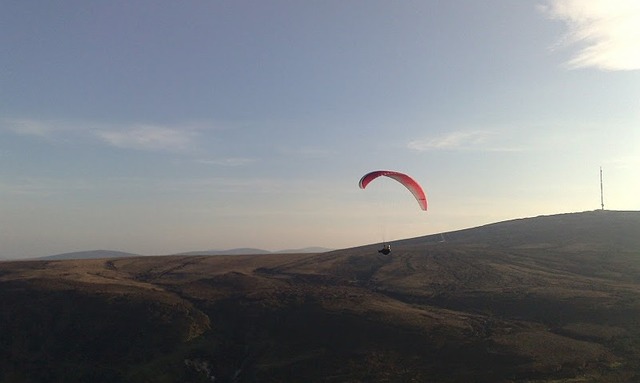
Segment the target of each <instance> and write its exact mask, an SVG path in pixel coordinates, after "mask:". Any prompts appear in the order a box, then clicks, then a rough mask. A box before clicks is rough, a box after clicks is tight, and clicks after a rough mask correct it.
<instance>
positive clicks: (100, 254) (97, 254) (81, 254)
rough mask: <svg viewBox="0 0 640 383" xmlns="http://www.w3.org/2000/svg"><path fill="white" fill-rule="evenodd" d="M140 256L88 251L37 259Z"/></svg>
mask: <svg viewBox="0 0 640 383" xmlns="http://www.w3.org/2000/svg"><path fill="white" fill-rule="evenodd" d="M140 256H141V255H140V254H133V253H125V252H123V251H112V250H90V251H76V252H72V253H63V254H56V255H49V256H47V257H41V258H38V259H44V260H60V259H99V258H125V257H140Z"/></svg>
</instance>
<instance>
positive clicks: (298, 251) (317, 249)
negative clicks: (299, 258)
mask: <svg viewBox="0 0 640 383" xmlns="http://www.w3.org/2000/svg"><path fill="white" fill-rule="evenodd" d="M332 250H333V249H328V248H326V247H317V246H314V247H305V248H302V249H286V250H278V251H274V252H273V253H275V254H303V253H326V252H327V251H332Z"/></svg>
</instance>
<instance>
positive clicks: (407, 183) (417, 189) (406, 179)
mask: <svg viewBox="0 0 640 383" xmlns="http://www.w3.org/2000/svg"><path fill="white" fill-rule="evenodd" d="M382 176H385V177H389V178H392V179H394V180H396V181H398V182H400V183H401V184H402V185H403V186H404V187H406V188H407V189H408V190H409V191H410V192H411V194H413V196H414V197H415V199H416V201H418V205H420V209H422V210H424V211H427V196H426V194H425V192H424V190H423V189H422V186H420V184H419V183H418V182H416V180H414V179H413V178H411V177H410V176H408V175H406V174H404V173H400V172H395V171H391V170H376V171H373V172H370V173H367V174H365V175H364V176H363V177H362V178H360V182H359V183H358V185H359V186H360V189H365V188H366V187H367V185H369V183H370V182H371V181H373V180H375V179H376V178H378V177H382ZM378 252H379V253H381V254H384V255H389V254H390V253H391V245H390V244H388V243H384V244H383V247H382V249H380V250H378Z"/></svg>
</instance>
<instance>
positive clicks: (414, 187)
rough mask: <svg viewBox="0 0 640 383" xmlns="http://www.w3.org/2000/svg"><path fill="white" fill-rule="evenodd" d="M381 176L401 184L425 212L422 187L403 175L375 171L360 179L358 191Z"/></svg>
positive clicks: (425, 203)
mask: <svg viewBox="0 0 640 383" xmlns="http://www.w3.org/2000/svg"><path fill="white" fill-rule="evenodd" d="M381 176H386V177H390V178H393V179H394V180H396V181H398V182H400V183H401V184H403V185H404V186H405V187H406V188H407V189H409V191H410V192H411V193H412V194H413V196H414V197H416V200H417V201H418V204H419V205H420V208H421V209H422V210H424V211H426V210H427V196H426V195H425V193H424V190H422V186H420V184H419V183H417V182H416V181H415V180H414V179H413V178H411V177H409V176H408V175H406V174H404V173H399V172H394V171H391V170H376V171H374V172H371V173H367V174H365V175H364V176H363V177H362V178H360V183H359V185H360V189H364V188H366V187H367V185H369V183H370V182H371V181H373V180H374V179H376V178H378V177H381Z"/></svg>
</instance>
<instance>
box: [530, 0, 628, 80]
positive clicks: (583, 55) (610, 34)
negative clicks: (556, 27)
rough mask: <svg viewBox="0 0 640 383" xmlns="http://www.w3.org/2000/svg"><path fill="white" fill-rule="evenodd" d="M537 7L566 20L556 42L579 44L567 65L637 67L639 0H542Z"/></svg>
mask: <svg viewBox="0 0 640 383" xmlns="http://www.w3.org/2000/svg"><path fill="white" fill-rule="evenodd" d="M539 8H540V10H541V11H542V12H543V13H544V14H545V15H547V17H549V18H550V19H553V20H560V21H563V22H564V23H566V25H567V27H568V29H569V30H568V31H567V33H566V35H565V36H564V37H563V39H562V40H561V41H560V42H559V45H560V46H570V45H579V47H580V48H579V49H578V52H577V53H576V54H575V55H574V56H573V58H572V59H571V60H569V62H568V63H567V65H568V67H569V68H572V69H575V68H588V67H592V68H598V69H602V70H612V71H615V70H638V69H640V1H638V0H546V2H545V4H544V5H540V6H539Z"/></svg>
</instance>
